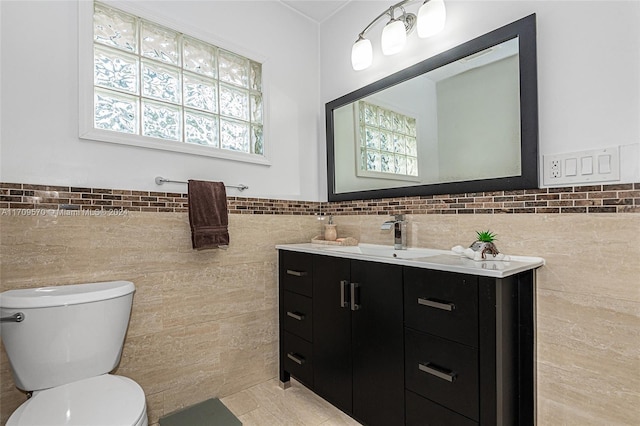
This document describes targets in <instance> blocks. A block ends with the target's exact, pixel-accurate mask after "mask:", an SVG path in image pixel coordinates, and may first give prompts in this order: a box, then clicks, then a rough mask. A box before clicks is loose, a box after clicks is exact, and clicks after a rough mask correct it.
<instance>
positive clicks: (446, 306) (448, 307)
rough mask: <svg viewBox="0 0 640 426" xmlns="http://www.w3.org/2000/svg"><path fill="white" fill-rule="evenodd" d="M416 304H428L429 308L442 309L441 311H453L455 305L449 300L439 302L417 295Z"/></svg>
mask: <svg viewBox="0 0 640 426" xmlns="http://www.w3.org/2000/svg"><path fill="white" fill-rule="evenodd" d="M418 305H424V306H429V307H430V308H436V309H442V310H443V311H453V310H454V309H455V308H456V305H455V304H453V303H450V302H440V301H438V300H433V299H424V298H422V297H418Z"/></svg>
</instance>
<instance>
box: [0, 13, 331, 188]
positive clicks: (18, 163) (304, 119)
mask: <svg viewBox="0 0 640 426" xmlns="http://www.w3.org/2000/svg"><path fill="white" fill-rule="evenodd" d="M83 1H85V0H83ZM122 3H123V2H121V3H120V5H122ZM124 3H126V5H128V6H129V7H132V8H135V9H139V10H142V11H144V10H147V11H150V13H152V15H153V16H158V17H162V19H163V20H165V21H166V22H170V23H171V24H172V25H171V26H173V27H174V28H175V29H177V30H178V31H182V32H185V33H187V34H188V33H189V32H190V29H192V30H193V29H195V30H196V31H197V33H198V34H206V35H208V39H207V40H206V41H209V42H211V43H213V44H216V45H218V46H221V47H224V48H227V49H230V50H235V51H237V52H238V53H241V54H244V55H245V56H249V57H257V58H264V59H265V65H264V69H265V74H266V75H265V86H266V88H265V91H266V92H267V95H268V99H267V102H268V105H267V106H266V107H267V108H268V111H266V113H267V114H268V117H269V121H268V123H267V126H268V129H267V132H268V137H269V140H268V141H267V144H268V146H267V149H268V151H269V153H270V160H271V163H272V165H271V166H270V167H267V166H262V165H255V164H248V163H240V162H234V161H226V160H220V159H216V158H208V157H198V156H194V155H189V154H181V153H174V152H164V151H156V150H150V149H144V148H136V147H129V146H124V145H116V144H110V143H100V142H92V141H85V140H80V139H79V138H78V35H77V34H78V4H77V2H76V1H70V0H65V1H54V2H47V1H42V2H34V1H27V2H20V1H0V10H1V12H0V19H1V21H0V35H1V46H0V49H1V50H0V52H1V55H2V59H1V62H0V65H1V69H0V75H1V77H2V81H1V85H0V95H1V105H0V111H1V114H2V115H1V127H0V157H1V158H0V181H3V182H18V183H31V184H47V185H64V186H80V187H102V188H121V189H138V190H152V191H153V190H155V191H162V192H165V191H168V192H185V191H186V186H185V185H181V184H165V185H163V186H156V184H155V183H154V177H155V176H158V175H162V176H164V177H166V178H170V179H176V180H186V179H189V178H200V179H208V180H223V181H225V182H226V183H230V184H237V183H244V184H246V185H249V187H250V189H249V190H247V191H245V192H244V193H239V192H237V191H235V190H229V192H228V194H229V195H243V196H248V197H261V198H268V197H273V198H283V199H301V200H317V199H318V198H319V197H320V195H319V185H318V181H319V174H320V172H319V171H318V162H319V161H321V162H324V159H321V160H318V143H317V138H318V126H319V122H320V121H319V120H320V118H319V117H320V114H321V105H322V104H321V103H320V101H319V68H320V67H319V62H318V61H319V57H318V25H317V24H316V23H314V22H312V21H310V20H308V19H307V18H304V17H302V16H301V15H299V14H298V13H296V12H294V11H292V10H291V9H290V8H288V7H286V6H284V5H283V4H281V3H279V2H276V1H142V0H140V1H135V2H132V1H127V2H124ZM114 5H115V6H116V7H117V6H118V2H114Z"/></svg>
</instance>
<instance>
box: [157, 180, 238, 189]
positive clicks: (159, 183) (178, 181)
mask: <svg viewBox="0 0 640 426" xmlns="http://www.w3.org/2000/svg"><path fill="white" fill-rule="evenodd" d="M165 182H173V183H189V182H186V181H183V180H171V179H166V178H163V177H162V176H156V185H162V184H163V183H165ZM225 187H227V188H237V189H238V190H239V191H244V190H245V189H249V187H248V186H247V185H245V184H243V183H241V184H240V185H225Z"/></svg>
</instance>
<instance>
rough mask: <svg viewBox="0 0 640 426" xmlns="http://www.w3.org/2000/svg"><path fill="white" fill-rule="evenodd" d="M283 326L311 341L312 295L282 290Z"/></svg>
mask: <svg viewBox="0 0 640 426" xmlns="http://www.w3.org/2000/svg"><path fill="white" fill-rule="evenodd" d="M281 303H282V313H281V318H280V321H282V328H283V329H285V330H286V331H289V332H291V333H293V334H295V335H296V336H298V337H302V338H303V339H305V340H307V341H309V342H311V341H312V339H311V326H312V324H313V307H312V301H311V298H310V297H306V296H302V295H300V294H297V293H291V292H290V291H283V292H282V302H281Z"/></svg>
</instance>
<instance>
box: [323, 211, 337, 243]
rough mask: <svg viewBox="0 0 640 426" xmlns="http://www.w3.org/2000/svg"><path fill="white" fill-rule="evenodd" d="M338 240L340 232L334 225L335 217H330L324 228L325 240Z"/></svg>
mask: <svg viewBox="0 0 640 426" xmlns="http://www.w3.org/2000/svg"><path fill="white" fill-rule="evenodd" d="M336 238H338V231H336V225H335V224H334V223H333V216H329V222H328V223H327V224H326V225H325V226H324V239H325V241H335V240H336Z"/></svg>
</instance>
